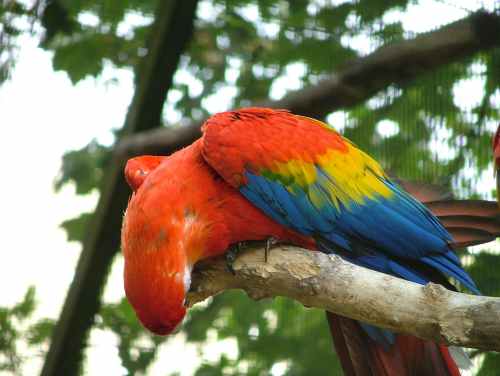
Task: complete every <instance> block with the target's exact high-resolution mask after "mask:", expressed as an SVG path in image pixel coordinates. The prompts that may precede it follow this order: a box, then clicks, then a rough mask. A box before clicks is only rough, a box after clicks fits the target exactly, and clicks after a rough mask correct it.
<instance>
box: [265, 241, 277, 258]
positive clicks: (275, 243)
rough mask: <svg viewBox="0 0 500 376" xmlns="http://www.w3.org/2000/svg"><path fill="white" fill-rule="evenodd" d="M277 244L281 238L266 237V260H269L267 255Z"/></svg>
mask: <svg viewBox="0 0 500 376" xmlns="http://www.w3.org/2000/svg"><path fill="white" fill-rule="evenodd" d="M277 244H279V240H278V239H276V238H273V237H272V236H271V237H270V238H267V239H266V248H265V250H264V261H265V262H267V256H268V254H269V252H271V248H272V247H274V246H275V245H277Z"/></svg>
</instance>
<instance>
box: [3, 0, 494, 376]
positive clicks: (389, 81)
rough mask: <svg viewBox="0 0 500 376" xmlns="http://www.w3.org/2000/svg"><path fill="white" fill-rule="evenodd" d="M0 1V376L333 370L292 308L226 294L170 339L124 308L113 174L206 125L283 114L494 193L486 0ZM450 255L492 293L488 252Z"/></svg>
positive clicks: (415, 175)
mask: <svg viewBox="0 0 500 376" xmlns="http://www.w3.org/2000/svg"><path fill="white" fill-rule="evenodd" d="M0 4H1V5H0V125H1V127H2V130H3V132H2V137H0V156H1V160H2V165H3V166H4V167H3V168H2V170H3V173H2V174H1V176H2V177H1V180H0V194H1V198H2V199H1V204H0V208H1V211H0V216H1V218H2V225H1V229H2V230H1V232H0V233H1V234H2V251H1V252H0V374H6V375H35V374H39V373H40V372H43V374H45V375H56V374H58V375H61V374H64V375H70V374H89V375H94V374H112V375H135V374H139V375H140V374H148V375H239V374H248V375H340V374H341V371H340V368H339V365H338V362H337V360H336V358H335V355H334V354H333V353H332V344H331V340H330V338H329V335H328V332H327V326H326V322H325V320H324V313H323V312H320V311H317V310H314V309H306V308H304V307H302V306H300V305H299V304H296V303H294V302H293V301H290V300H288V299H283V298H277V299H274V300H272V301H270V300H267V301H259V302H254V301H252V300H250V299H249V298H247V297H246V295H244V294H243V293H240V292H226V293H224V294H222V295H219V296H217V297H215V298H213V299H209V300H208V301H207V302H205V303H203V304H200V305H198V306H197V307H195V309H193V310H192V311H191V312H190V315H189V317H188V318H187V320H186V322H185V324H184V326H183V327H182V329H181V331H180V332H179V333H178V334H177V335H175V336H172V337H168V338H162V337H156V336H153V335H150V334H149V333H148V332H146V331H145V330H144V329H142V327H141V326H140V325H139V323H138V322H137V320H136V318H135V316H134V314H133V312H132V310H131V308H130V306H129V305H128V303H127V302H126V300H125V299H124V292H123V287H122V275H121V273H122V268H123V261H122V257H121V255H120V254H119V232H120V222H121V218H122V214H123V210H124V207H125V205H126V202H127V197H128V195H129V191H128V189H127V187H126V186H125V183H124V180H123V177H122V175H121V171H122V168H123V164H124V161H125V160H126V158H127V157H130V156H132V155H136V154H141V153H160V154H168V153H171V152H173V151H174V150H176V149H178V148H180V147H182V146H183V145H185V144H186V143H189V142H191V141H192V140H193V139H194V138H195V137H196V136H197V134H198V127H199V124H200V122H201V121H203V120H204V119H206V118H207V117H208V116H209V115H210V114H213V113H215V112H219V111H223V110H226V109H230V108H236V107H242V106H248V105H252V104H258V103H265V104H267V105H272V106H275V107H289V108H291V109H293V110H294V111H296V112H299V113H303V114H306V115H311V116H314V117H317V118H322V119H324V120H326V121H328V122H329V123H330V124H332V125H333V126H334V127H335V128H336V129H337V130H339V131H341V132H342V133H343V134H344V135H345V136H346V137H348V138H350V139H351V140H353V141H354V142H355V143H356V144H357V145H358V146H360V147H361V148H362V149H364V150H366V151H367V152H369V153H370V154H371V155H373V156H374V157H375V158H376V159H378V160H379V161H380V162H381V163H382V164H383V166H384V167H385V168H386V169H388V170H389V171H391V173H393V174H396V175H398V176H400V177H404V178H408V179H413V180H417V181H426V182H433V183H438V184H440V185H442V186H444V187H447V188H448V189H450V190H451V191H453V193H454V194H455V196H457V197H461V198H475V197H481V198H488V199H492V198H493V197H494V178H493V166H492V156H491V151H490V150H491V137H492V135H493V133H494V131H495V130H496V127H497V125H498V122H499V117H500V114H499V107H500V49H499V46H500V32H499V33H495V32H494V31H495V30H496V31H498V30H500V28H499V26H498V22H499V21H498V16H499V14H498V13H499V12H500V1H498V0H497V1H495V0H491V1H479V0H478V1H475V0H462V1H445V0H443V1H438V0H422V1H418V0H389V1H387V0H386V1H373V0H372V1H368V0H354V1H342V0H331V1H328V0H310V1H307V0H293V1H292V0H287V1H285V0H279V1H270V0H252V1H247V0H245V1H240V0H199V1H196V0H184V1H182V0H179V1H174V0H171V1H155V0H127V1H121V2H118V1H110V0H103V1H91V0H88V1H83V0H71V1H70V0H45V1H44V0H39V1H34V2H33V1H20V0H3V1H2V2H1V3H0ZM453 22H457V23H458V25H462V28H459V29H452V31H449V30H450V29H444V30H445V31H444V32H443V28H446V27H447V25H449V24H450V23H453ZM446 30H448V31H446ZM464 30H465V31H464ZM462 31H463V32H462ZM422 37H423V38H422ZM406 40H410V41H411V40H414V41H415V43H414V44H411V45H410V44H405V41H406ZM429 41H430V42H429ZM433 41H440V43H442V45H443V47H440V49H438V50H437V51H436V49H434V50H433V49H432V48H428V49H427V50H426V48H427V47H426V48H422V49H420V50H419V46H432V45H433ZM455 42H456V44H460V43H462V44H463V45H462V46H461V47H460V46H459V48H458V49H457V47H456V45H454V43H455ZM438 44H439V43H438ZM434 45H435V43H434ZM384 46H392V47H393V48H392V49H391V50H390V54H389V53H388V50H387V49H386V50H384ZM412 48H413V49H412ZM384 51H386V52H384ZM422 51H423V52H422ZM412 53H414V54H415V58H414V59H413V58H412V56H413V55H412ZM391 54H392V55H391ZM405 54H406V55H405ZM425 54H428V55H425ZM400 55H401V56H403V57H401V56H400ZM374 56H378V58H382V60H383V59H386V60H387V61H388V62H389V63H388V64H384V66H385V68H384V69H381V68H380V67H378V66H376V64H375V69H374V68H373V65H370V64H372V63H373V61H374V60H373V59H372V58H373V57H374ZM422 56H423V57H424V58H422ZM370 59H372V60H370ZM398 59H399V60H398ZM384 61H385V60H384ZM391 62H394V63H391ZM377 67H378V68H377ZM332 77H337V78H338V79H342V80H344V81H342V82H343V83H344V84H345V85H343V86H342V87H340V88H339V87H337V88H335V87H334V88H333V89H332V90H330V89H328V88H330V87H331V85H330V86H328V85H329V84H328V83H330V84H331V82H332ZM325 83H326V84H328V85H326V84H325ZM311 89H314V90H311ZM311 98H312V99H311ZM154 128H156V130H155V129H154ZM137 133H141V134H142V135H144V136H143V137H142V138H140V137H138V136H135V134H137ZM116 145H120V146H119V147H117V146H116ZM462 257H463V260H464V262H465V264H466V265H467V269H468V271H469V272H470V273H471V275H472V276H473V278H474V279H475V280H476V281H477V284H478V286H479V288H480V289H481V290H482V291H483V292H484V294H486V295H493V296H500V256H499V255H498V246H497V244H496V242H492V243H490V244H488V245H486V246H482V247H474V248H473V249H468V250H464V251H463V252H462ZM58 319H60V320H59V324H58V325H57V326H56V323H57V320H58ZM49 349H50V350H49ZM470 354H471V356H472V357H473V359H474V365H475V366H474V369H473V371H472V372H471V374H477V375H481V376H484V375H497V374H499V371H498V370H500V356H499V355H498V354H497V353H484V352H480V351H471V353H470Z"/></svg>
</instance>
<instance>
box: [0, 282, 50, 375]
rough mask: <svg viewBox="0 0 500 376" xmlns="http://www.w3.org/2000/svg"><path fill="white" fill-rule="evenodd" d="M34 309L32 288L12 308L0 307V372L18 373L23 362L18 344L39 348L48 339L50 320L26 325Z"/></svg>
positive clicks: (33, 289) (33, 291)
mask: <svg viewBox="0 0 500 376" xmlns="http://www.w3.org/2000/svg"><path fill="white" fill-rule="evenodd" d="M35 307H36V302H35V288H34V287H30V288H28V290H27V291H26V294H25V295H24V298H23V300H22V301H21V302H19V303H17V304H15V305H14V306H13V307H11V308H4V307H0V371H9V372H12V373H19V372H20V370H21V365H22V363H23V361H24V358H23V356H22V355H21V353H20V350H19V347H20V344H21V343H23V342H24V345H25V346H26V345H28V346H29V347H32V346H33V347H34V346H36V347H37V348H40V345H41V344H43V343H46V342H47V339H48V338H49V337H50V334H51V332H52V328H53V326H54V322H53V321H52V320H47V319H42V320H40V321H38V322H36V323H34V324H31V325H26V321H28V320H29V318H30V317H31V315H32V314H33V312H34V310H35ZM25 352H26V350H24V351H23V353H25Z"/></svg>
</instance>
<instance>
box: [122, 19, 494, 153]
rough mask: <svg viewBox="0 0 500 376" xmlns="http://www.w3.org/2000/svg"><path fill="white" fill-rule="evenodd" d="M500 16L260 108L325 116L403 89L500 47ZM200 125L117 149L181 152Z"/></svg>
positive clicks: (387, 49)
mask: <svg viewBox="0 0 500 376" xmlns="http://www.w3.org/2000/svg"><path fill="white" fill-rule="evenodd" d="M498 35H500V16H499V15H496V14H492V13H485V12H479V13H475V14H473V15H471V16H469V17H467V18H464V19H462V20H459V21H456V22H453V23H451V24H449V25H446V26H444V27H442V28H440V29H438V30H435V31H432V32H429V33H425V34H422V35H419V36H417V37H416V38H413V39H408V40H404V41H401V42H397V43H393V44H390V45H387V46H383V47H380V48H379V49H377V50H376V51H374V52H373V53H371V54H370V55H367V56H365V57H361V58H359V59H356V60H354V61H350V62H349V63H348V64H346V66H345V68H344V69H343V70H340V71H339V72H336V73H335V74H332V75H331V76H330V77H329V78H327V79H325V80H323V81H321V82H320V83H318V84H317V85H313V86H310V87H307V88H305V89H302V90H299V91H296V92H292V93H290V94H289V95H287V96H286V97H284V98H283V99H281V100H279V101H264V102H261V103H255V104H254V105H256V106H262V107H273V108H286V109H289V110H290V111H292V112H294V113H296V114H300V115H306V116H311V117H316V118H321V117H323V116H325V115H327V114H328V113H330V112H332V111H335V110H337V109H339V108H346V107H350V106H354V105H356V104H359V103H361V102H363V101H364V100H366V99H368V98H370V97H371V96H373V95H374V94H375V93H377V92H378V91H380V90H382V89H384V88H386V87H387V86H389V85H391V84H396V85H401V84H405V83H407V82H409V81H411V80H414V79H415V78H417V77H418V76H420V75H422V74H423V73H425V72H429V71H432V70H433V69H437V68H439V67H442V66H444V65H446V64H449V63H451V62H454V61H459V60H460V59H462V58H464V57H465V56H471V55H473V54H474V53H476V52H478V51H485V50H488V49H491V48H493V47H495V46H500V38H498V37H497V36H498ZM200 126H201V124H200V123H193V124H191V125H189V126H186V127H178V128H169V129H155V130H152V131H148V132H142V134H138V135H134V136H131V137H128V138H125V139H124V140H123V141H122V142H120V144H119V145H118V146H117V150H116V151H117V152H118V153H120V154H122V155H123V157H124V158H127V157H129V156H132V155H139V154H164V151H165V150H172V149H179V148H181V147H183V146H184V145H186V144H189V143H191V142H193V141H194V140H195V139H196V138H198V137H199V135H200V130H199V128H200Z"/></svg>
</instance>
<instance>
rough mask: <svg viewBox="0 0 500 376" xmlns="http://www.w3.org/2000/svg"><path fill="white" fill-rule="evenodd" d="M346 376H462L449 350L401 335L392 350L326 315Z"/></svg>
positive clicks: (347, 322) (342, 320)
mask: <svg viewBox="0 0 500 376" xmlns="http://www.w3.org/2000/svg"><path fill="white" fill-rule="evenodd" d="M326 315H327V319H328V324H329V326H330V332H331V335H332V338H333V341H334V345H335V349H336V351H337V355H338V357H339V359H340V362H341V364H342V367H343V370H344V374H345V375H346V376H420V375H435V376H460V371H459V369H458V367H457V366H456V364H455V362H454V361H453V358H452V357H451V355H450V352H449V351H448V349H447V347H446V346H443V345H438V344H435V343H433V342H430V341H424V340H422V339H419V338H417V337H413V336H409V335H402V334H399V335H397V336H396V341H395V343H394V345H392V346H391V347H390V348H389V349H385V348H384V347H383V346H381V345H379V344H377V343H376V342H375V341H373V340H371V339H370V338H369V337H368V335H367V334H366V332H365V331H363V330H362V329H361V327H360V326H359V324H358V323H357V322H356V321H354V320H351V319H348V318H345V317H341V316H338V315H335V314H333V313H330V312H327V313H326Z"/></svg>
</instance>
